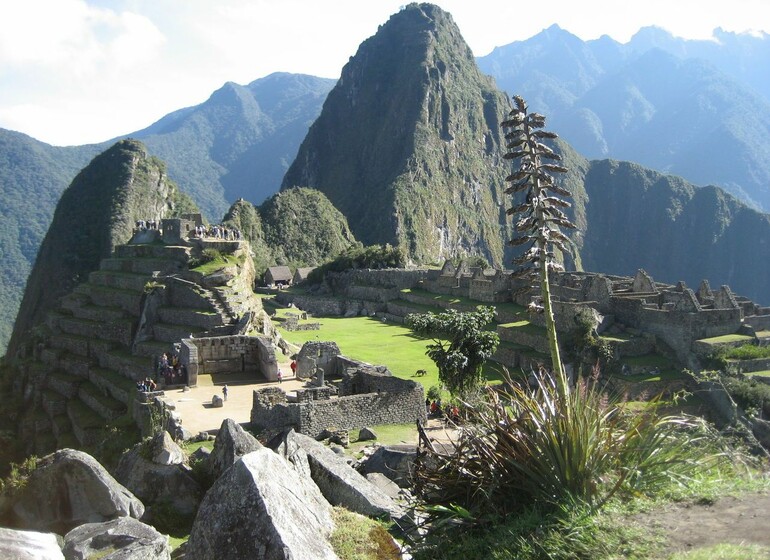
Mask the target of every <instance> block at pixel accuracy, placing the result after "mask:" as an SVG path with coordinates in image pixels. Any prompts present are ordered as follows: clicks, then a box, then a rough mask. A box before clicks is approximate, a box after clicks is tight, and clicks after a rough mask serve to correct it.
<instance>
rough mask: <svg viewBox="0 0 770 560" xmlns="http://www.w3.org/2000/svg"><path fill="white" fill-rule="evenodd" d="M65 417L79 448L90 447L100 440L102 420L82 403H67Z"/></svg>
mask: <svg viewBox="0 0 770 560" xmlns="http://www.w3.org/2000/svg"><path fill="white" fill-rule="evenodd" d="M67 417H68V418H69V420H70V423H71V424H72V433H73V434H75V437H76V438H77V440H78V443H79V444H80V445H81V446H83V447H92V446H95V445H97V444H98V443H99V442H100V441H101V440H102V438H103V434H104V419H103V418H102V417H101V416H99V415H98V414H97V413H96V412H94V411H93V410H91V409H90V408H89V407H88V406H87V405H86V404H85V403H83V402H82V401H79V400H77V399H72V400H70V401H68V402H67ZM57 439H58V438H57Z"/></svg>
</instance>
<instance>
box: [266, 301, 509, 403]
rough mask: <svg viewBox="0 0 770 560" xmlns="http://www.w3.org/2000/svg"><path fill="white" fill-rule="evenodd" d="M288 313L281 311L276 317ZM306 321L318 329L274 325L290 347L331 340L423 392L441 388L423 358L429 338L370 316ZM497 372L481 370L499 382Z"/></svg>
mask: <svg viewBox="0 0 770 560" xmlns="http://www.w3.org/2000/svg"><path fill="white" fill-rule="evenodd" d="M291 312H292V310H287V309H281V310H279V312H278V316H279V317H280V316H285V315H286V314H287V313H291ZM308 322H311V323H316V322H317V323H319V324H320V327H321V328H320V329H319V330H316V331H287V330H286V329H283V328H281V327H280V324H278V323H277V324H278V326H279V331H280V333H281V336H283V337H284V338H285V339H286V340H288V341H289V342H291V343H292V344H296V345H298V346H301V345H302V344H304V343H305V342H308V341H311V340H317V341H334V342H336V343H337V346H339V349H340V352H342V354H344V355H345V356H348V357H350V358H353V359H356V360H361V361H364V362H367V363H370V364H373V365H385V366H387V367H388V369H389V370H390V371H391V372H392V373H393V375H395V376H397V377H400V378H402V379H411V380H414V381H417V382H418V383H421V384H422V385H423V387H425V388H426V389H428V388H430V387H432V386H434V385H436V386H440V385H441V384H440V382H439V379H438V368H436V364H434V363H433V361H432V360H431V359H430V358H428V356H426V355H425V349H426V345H427V344H429V343H430V339H427V338H422V337H419V336H417V335H415V334H414V333H412V331H411V330H410V329H409V328H407V327H405V326H404V325H400V324H397V323H390V322H384V321H382V320H380V319H376V318H373V317H350V318H344V317H321V318H312V319H309V320H308ZM419 369H423V370H425V371H426V374H425V375H422V376H416V375H415V372H416V371H417V370H419ZM500 369H501V368H500V366H499V365H498V364H496V363H494V362H487V363H486V364H485V366H484V370H483V371H484V375H485V376H486V378H487V380H488V381H490V382H499V381H500V380H501V379H502V377H501V372H500Z"/></svg>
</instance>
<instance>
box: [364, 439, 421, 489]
mask: <svg viewBox="0 0 770 560" xmlns="http://www.w3.org/2000/svg"><path fill="white" fill-rule="evenodd" d="M416 460H417V447H416V446H414V445H388V446H381V447H378V448H377V450H376V451H375V452H374V453H372V455H371V456H370V457H369V458H368V459H367V460H366V462H365V463H364V464H363V465H362V467H361V472H362V473H363V474H369V473H380V474H384V475H385V476H387V477H388V478H389V479H391V480H392V481H393V482H395V483H396V484H398V485H399V486H400V487H401V488H410V487H411V486H412V473H413V472H414V462H415V461H416Z"/></svg>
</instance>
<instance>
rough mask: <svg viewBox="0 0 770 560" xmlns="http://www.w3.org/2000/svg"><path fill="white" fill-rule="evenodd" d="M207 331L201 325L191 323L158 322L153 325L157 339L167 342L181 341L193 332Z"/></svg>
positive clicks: (194, 333) (195, 333) (194, 334)
mask: <svg viewBox="0 0 770 560" xmlns="http://www.w3.org/2000/svg"><path fill="white" fill-rule="evenodd" d="M205 331H206V329H202V328H200V327H194V326H190V325H169V324H166V323H157V324H155V325H153V327H152V332H153V336H154V337H155V340H156V341H161V342H167V343H174V342H179V341H180V340H182V339H183V338H190V335H191V334H192V335H193V336H196V335H200V334H201V333H203V332H205Z"/></svg>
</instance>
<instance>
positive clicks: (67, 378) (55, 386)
mask: <svg viewBox="0 0 770 560" xmlns="http://www.w3.org/2000/svg"><path fill="white" fill-rule="evenodd" d="M85 382H86V379H84V378H82V377H79V376H75V375H70V374H68V373H66V372H64V371H61V370H57V371H54V372H53V373H51V374H50V375H49V376H48V388H49V389H51V390H54V391H56V392H57V393H59V394H60V395H62V396H64V397H66V398H68V399H71V398H73V397H74V396H76V395H77V394H78V390H79V389H80V386H81V385H83V383H85Z"/></svg>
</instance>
